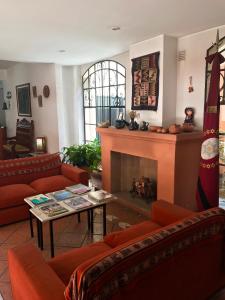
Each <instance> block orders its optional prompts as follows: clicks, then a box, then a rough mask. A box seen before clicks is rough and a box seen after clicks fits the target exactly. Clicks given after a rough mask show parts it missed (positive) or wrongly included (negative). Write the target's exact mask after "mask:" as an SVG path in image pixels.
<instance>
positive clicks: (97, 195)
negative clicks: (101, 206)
mask: <svg viewBox="0 0 225 300" xmlns="http://www.w3.org/2000/svg"><path fill="white" fill-rule="evenodd" d="M111 197H112V194H110V193H108V192H106V191H104V190H99V191H93V192H90V193H88V195H87V196H86V199H89V200H90V201H94V202H95V203H101V202H104V201H105V200H106V199H109V198H111Z"/></svg>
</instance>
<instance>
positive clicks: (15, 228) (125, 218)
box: [0, 202, 146, 300]
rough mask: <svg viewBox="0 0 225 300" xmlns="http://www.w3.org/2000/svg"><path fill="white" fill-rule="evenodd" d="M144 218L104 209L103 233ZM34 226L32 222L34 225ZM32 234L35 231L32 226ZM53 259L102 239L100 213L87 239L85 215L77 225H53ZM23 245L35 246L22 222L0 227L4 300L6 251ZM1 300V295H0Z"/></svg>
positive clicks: (72, 221)
mask: <svg viewBox="0 0 225 300" xmlns="http://www.w3.org/2000/svg"><path fill="white" fill-rule="evenodd" d="M145 219H146V216H143V215H141V214H140V213H137V212H136V211H134V210H132V209H131V208H128V207H125V206H122V205H120V204H118V203H116V202H114V203H110V204H108V205H107V232H112V231H115V230H121V228H124V227H126V226H129V224H136V223H139V222H141V221H142V220H145ZM34 223H35V222H34ZM43 232H44V250H43V252H42V253H43V256H44V257H45V259H49V258H50V250H49V232H48V226H47V224H46V225H45V226H44V228H43ZM34 233H35V235H36V227H35V224H34ZM54 233H55V255H57V254H59V253H63V252H65V251H68V250H70V249H71V248H74V247H81V246H84V245H87V244H90V243H92V242H94V241H99V240H101V239H102V237H103V236H102V211H101V209H96V210H95V214H94V234H93V235H91V234H90V233H89V232H88V228H87V219H86V213H82V214H81V223H78V222H77V218H76V216H72V217H67V218H64V219H61V220H59V221H57V222H55V223H54ZM26 242H33V243H34V244H35V245H37V242H36V236H35V237H34V238H33V239H31V237H30V228H29V222H28V221H23V222H19V223H16V224H12V225H8V226H4V227H0V293H1V294H2V297H3V299H4V300H11V299H12V293H11V286H10V279H9V274H8V264H7V251H8V249H9V248H11V247H15V246H18V245H20V244H23V243H26ZM0 300H1V295H0Z"/></svg>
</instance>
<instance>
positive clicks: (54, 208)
mask: <svg viewBox="0 0 225 300" xmlns="http://www.w3.org/2000/svg"><path fill="white" fill-rule="evenodd" d="M39 209H40V210H41V211H42V212H43V213H44V214H46V215H47V216H48V217H53V216H56V215H59V214H62V213H65V212H68V209H66V208H65V207H63V206H62V205H60V204H59V203H57V202H54V203H51V204H49V205H48V204H46V205H42V206H40V207H39Z"/></svg>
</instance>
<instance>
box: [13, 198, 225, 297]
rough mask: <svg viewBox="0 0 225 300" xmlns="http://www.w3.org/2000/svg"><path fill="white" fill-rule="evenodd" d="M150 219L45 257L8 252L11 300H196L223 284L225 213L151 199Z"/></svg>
mask: <svg viewBox="0 0 225 300" xmlns="http://www.w3.org/2000/svg"><path fill="white" fill-rule="evenodd" d="M150 217H151V219H150V220H149V221H145V222H142V223H140V224H137V225H133V226H131V227H130V228H128V229H125V230H123V231H118V232H114V233H111V234H109V235H106V236H105V238H104V241H101V242H97V243H93V244H91V245H88V246H85V247H82V248H79V249H74V250H71V251H69V252H67V253H64V254H61V255H59V256H57V257H55V258H53V259H51V260H50V261H48V262H46V261H45V260H44V259H43V257H42V254H41V252H40V250H38V249H37V248H36V247H35V246H34V245H32V244H26V245H23V246H20V247H17V248H13V249H10V250H9V252H8V261H9V273H10V278H11V284H12V292H13V297H14V300H30V299H32V300H49V299H54V300H63V299H66V300H98V299H103V300H104V299H111V300H125V299H129V300H137V299H140V300H145V299H146V300H147V299H151V300H164V299H166V300H181V299H182V300H203V299H208V297H209V296H211V295H212V294H214V293H215V292H216V291H217V290H219V289H220V288H222V287H223V286H224V285H225V266H224V230H225V211H224V210H222V209H219V208H214V209H210V210H207V211H205V212H201V213H194V212H192V211H189V210H186V209H184V208H181V207H178V206H175V205H172V204H169V203H168V202H165V201H162V200H158V201H156V202H155V203H154V204H153V205H152V208H151V213H150Z"/></svg>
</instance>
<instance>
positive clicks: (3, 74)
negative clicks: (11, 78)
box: [0, 70, 7, 81]
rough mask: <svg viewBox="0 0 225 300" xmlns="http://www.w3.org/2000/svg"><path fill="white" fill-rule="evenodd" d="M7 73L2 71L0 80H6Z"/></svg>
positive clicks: (0, 71)
mask: <svg viewBox="0 0 225 300" xmlns="http://www.w3.org/2000/svg"><path fill="white" fill-rule="evenodd" d="M6 76H7V72H6V70H0V80H3V81H4V80H6Z"/></svg>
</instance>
